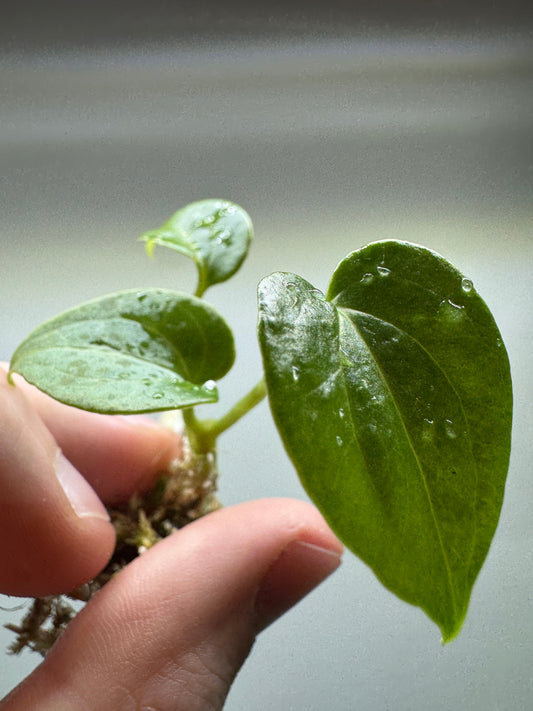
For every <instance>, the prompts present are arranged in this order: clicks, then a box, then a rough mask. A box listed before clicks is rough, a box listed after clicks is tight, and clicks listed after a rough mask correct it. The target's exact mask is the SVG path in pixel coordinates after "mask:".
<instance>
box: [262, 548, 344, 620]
mask: <svg viewBox="0 0 533 711" xmlns="http://www.w3.org/2000/svg"><path fill="white" fill-rule="evenodd" d="M340 564H341V554H340V552H339V550H330V549H327V548H321V547H320V546H316V545H314V544H312V543H307V542H306V541H292V542H291V543H289V545H288V546H287V547H286V548H285V550H284V551H283V552H282V553H281V555H280V556H279V557H278V558H277V559H276V561H275V562H274V564H273V565H272V566H271V567H270V569H269V570H268V572H267V574H266V576H265V577H264V578H263V581H262V583H261V585H260V588H259V591H258V593H257V596H256V599H255V609H256V615H257V617H256V631H257V632H261V631H262V630H264V629H265V627H268V625H270V624H271V623H272V622H274V620H276V619H277V618H278V617H281V615H283V613H284V612H286V611H287V610H289V609H290V608H291V607H292V606H293V605H295V604H296V603H297V602H299V601H300V600H301V599H302V598H303V597H305V596H306V595H307V594H308V593H310V592H311V590H313V589H314V588H315V587H316V586H317V585H319V584H320V583H321V582H322V581H323V580H325V579H326V578H327V577H328V576H329V575H331V573H333V572H334V571H335V570H336V569H337V568H338V567H339V565H340Z"/></svg>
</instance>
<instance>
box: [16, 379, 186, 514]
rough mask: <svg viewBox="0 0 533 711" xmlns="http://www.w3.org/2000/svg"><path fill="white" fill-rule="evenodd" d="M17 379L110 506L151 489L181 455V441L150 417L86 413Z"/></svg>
mask: <svg viewBox="0 0 533 711" xmlns="http://www.w3.org/2000/svg"><path fill="white" fill-rule="evenodd" d="M14 379H15V382H16V384H17V386H18V387H20V388H21V390H22V391H23V392H24V394H25V395H26V397H27V398H28V399H29V400H30V402H31V403H32V405H33V407H34V408H35V409H36V410H37V412H38V413H39V416H40V417H41V419H42V420H43V422H44V423H45V425H46V426H47V428H48V429H49V430H50V432H51V433H52V435H53V436H54V439H55V440H56V442H57V443H58V444H59V446H60V447H61V449H62V451H63V453H64V454H65V456H66V457H67V459H68V460H69V461H70V462H72V464H73V465H74V466H75V467H76V468H77V469H78V470H79V471H80V472H81V473H82V474H83V476H84V477H85V478H86V479H87V481H89V482H90V484H91V486H92V487H93V488H94V490H95V491H96V492H97V494H98V496H99V497H100V498H101V499H102V501H105V502H106V503H107V504H108V505H111V504H116V503H118V502H121V501H125V500H127V499H129V498H130V496H131V495H132V494H133V493H135V492H136V493H143V492H144V491H146V490H148V489H149V488H150V487H151V486H153V484H154V483H155V481H156V479H157V477H158V474H159V473H160V472H161V471H164V470H165V468H166V467H167V466H168V464H169V462H170V461H171V460H172V459H175V458H180V457H181V455H182V445H181V439H180V438H179V436H178V435H176V434H175V433H174V432H172V431H171V430H169V429H168V428H164V427H161V426H158V425H157V424H156V423H155V421H153V420H151V419H149V418H148V417H136V416H133V417H122V416H119V415H99V414H95V413H92V412H84V411H83V410H78V409H77V408H75V407H69V406H68V405H63V404H61V403H59V402H57V401H56V400H53V399H52V398H50V397H48V396H47V395H45V394H44V393H42V392H41V391H40V390H38V389H37V388H35V387H33V386H32V385H29V384H28V383H26V382H25V381H24V380H23V378H21V377H20V376H15V378H14Z"/></svg>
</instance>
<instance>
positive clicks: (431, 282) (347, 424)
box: [259, 242, 512, 640]
mask: <svg viewBox="0 0 533 711" xmlns="http://www.w3.org/2000/svg"><path fill="white" fill-rule="evenodd" d="M259 310H260V321H259V337H260V342H261V348H262V352H263V359H264V366H265V377H266V383H267V388H268V395H269V400H270V404H271V408H272V412H273V415H274V419H275V421H276V424H277V426H278V429H279V431H280V433H281V436H282V439H283V441H284V444H285V447H286V449H287V451H288V453H289V455H290V457H291V459H292V461H293V463H294V464H295V467H296V469H297V471H298V473H299V476H300V478H301V480H302V483H303V484H304V487H305V488H306V490H307V492H308V493H309V495H310V496H311V498H312V499H313V500H314V501H315V503H316V504H317V505H318V507H319V508H320V509H321V510H322V512H323V514H324V515H325V517H326V518H327V520H328V521H329V523H330V525H331V526H332V528H333V529H334V530H335V531H336V533H337V535H339V537H340V538H341V539H342V540H343V541H344V542H345V544H346V545H347V546H348V547H349V548H351V550H352V551H354V552H355V553H356V554H357V555H358V556H360V557H361V558H362V559H363V560H364V561H365V562H366V563H367V564H368V565H370V566H371V567H372V569H373V570H374V572H375V573H376V575H377V576H378V577H379V579H380V580H381V581H382V582H383V583H384V584H385V585H386V586H387V587H388V588H389V589H390V590H392V591H393V592H394V593H396V594H397V595H398V596H399V597H401V598H402V599H404V600H406V601H408V602H410V603H412V604H415V605H418V606H420V607H421V608H423V609H424V610H425V611H426V612H427V614H428V615H429V616H430V617H431V618H432V619H433V620H434V621H435V622H436V623H437V624H438V625H439V626H440V628H441V630H442V634H443V639H444V640H449V639H451V638H453V637H454V636H455V635H456V634H457V632H458V631H459V629H460V626H461V624H462V621H463V619H464V616H465V614H466V610H467V607H468V602H469V598H470V594H471V590H472V586H473V584H474V581H475V579H476V576H477V574H478V572H479V570H480V568H481V565H482V563H483V560H484V559H485V556H486V554H487V551H488V548H489V546H490V542H491V540H492V537H493V534H494V531H495V528H496V525H497V522H498V518H499V513H500V508H501V503H502V498H503V492H504V485H505V477H506V473H507V467H508V460H509V451H510V431H511V409H512V392H511V380H510V371H509V363H508V360H507V355H506V352H505V348H504V346H503V343H502V340H501V337H500V334H499V331H498V329H497V327H496V324H495V323H494V320H493V318H492V316H491V314H490V312H489V311H488V309H487V307H486V305H485V304H484V302H483V301H482V299H481V298H480V297H479V296H478V294H477V293H476V291H475V289H474V288H473V285H472V283H471V282H470V281H469V280H468V279H465V278H464V277H463V276H462V275H461V274H460V273H459V272H458V271H457V270H456V269H455V268H454V267H452V266H451V265H449V264H448V263H447V262H446V261H445V260H444V259H442V258H441V257H440V256H438V255H436V254H435V253H433V252H431V251H429V250H427V249H424V248H421V247H417V246H415V245H410V244H406V243H399V242H381V243H374V244H372V245H369V246H368V247H366V248H364V249H362V250H360V251H358V252H354V253H353V254H351V255H349V256H348V257H347V258H346V259H345V260H344V261H343V262H341V264H340V265H339V266H338V268H337V270H336V271H335V274H334V276H333V279H332V281H331V284H330V287H329V290H328V293H327V299H326V298H325V297H324V296H323V295H322V294H321V293H320V292H318V291H317V290H316V289H314V288H313V287H312V286H311V285H310V284H309V283H307V282H306V281H304V280H303V279H301V278H300V277H298V276H296V275H294V274H281V273H277V274H273V275H272V276H270V277H267V278H266V279H265V280H263V282H262V283H261V284H260V287H259Z"/></svg>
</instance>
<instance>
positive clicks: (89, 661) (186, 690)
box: [2, 499, 342, 711]
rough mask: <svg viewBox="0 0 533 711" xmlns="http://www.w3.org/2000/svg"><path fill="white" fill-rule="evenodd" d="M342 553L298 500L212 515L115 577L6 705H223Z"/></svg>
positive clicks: (11, 708) (13, 709)
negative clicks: (258, 645) (252, 659)
mask: <svg viewBox="0 0 533 711" xmlns="http://www.w3.org/2000/svg"><path fill="white" fill-rule="evenodd" d="M341 551H342V546H341V545H340V543H339V542H338V541H337V539H336V538H335V537H334V536H333V534H332V533H331V532H330V531H329V529H328V528H327V526H326V524H325V522H324V520H323V519H322V517H321V516H320V514H319V513H318V512H317V510H316V509H315V508H314V507H313V506H311V505H310V504H307V503H304V502H301V501H294V500H285V499H273V500H263V501H255V502H249V503H245V504H240V505H239V506H234V507H229V508H227V509H222V510H220V511H217V512H215V513H212V514H209V515H208V516H206V517H204V518H202V519H200V520H198V521H196V522H194V523H192V524H190V525H188V526H186V527H185V528H183V529H181V530H180V531H178V532H177V533H175V534H173V535H171V536H169V537H168V538H166V539H165V540H163V541H161V542H160V543H158V544H157V545H156V546H154V547H153V548H152V549H150V550H149V551H147V552H146V553H145V554H143V555H142V556H141V557H140V558H137V559H136V560H135V561H133V563H131V564H130V565H129V566H128V567H126V568H125V569H124V570H123V571H122V572H121V573H119V574H118V575H117V576H116V577H115V578H114V579H113V580H111V581H110V582H109V583H108V584H107V585H106V586H105V587H104V588H103V589H102V590H101V591H100V592H99V593H98V594H97V595H96V596H95V597H94V598H93V599H92V600H91V602H90V603H89V604H88V605H87V606H86V607H85V608H84V610H83V611H82V612H81V613H80V614H79V615H78V617H77V618H75V620H74V621H73V622H72V623H71V625H70V626H69V627H68V628H67V630H66V632H65V633H64V634H63V636H62V638H61V639H60V640H59V642H58V643H57V644H56V646H55V647H54V648H53V649H52V651H51V652H50V654H49V655H48V656H47V658H46V659H45V661H44V662H43V663H42V665H41V666H40V667H38V668H37V669H36V670H35V672H34V673H33V674H32V675H31V676H30V677H29V678H28V679H27V680H26V681H25V682H24V683H23V684H22V685H21V686H20V687H18V688H17V689H15V690H14V691H13V692H12V694H11V695H10V696H9V697H8V698H7V699H6V700H5V705H4V706H2V711H22V710H23V709H28V708H37V707H38V708H39V709H40V710H41V711H52V710H54V711H55V710H56V709H59V708H60V709H62V711H75V709H79V708H83V709H84V710H85V711H126V709H132V708H143V709H144V708H146V709H148V708H149V709H156V708H157V709H158V710H159V711H207V710H208V709H209V711H220V709H222V706H223V703H224V700H225V698H226V695H227V693H228V690H229V687H230V685H231V682H232V681H233V678H234V677H235V674H236V673H237V671H238V670H239V668H240V666H241V665H242V664H243V662H244V660H245V659H246V657H247V655H248V653H249V651H250V649H251V646H252V644H253V641H254V639H255V636H256V634H257V633H258V632H259V631H260V630H262V629H263V628H264V627H265V626H266V625H268V624H269V623H270V622H272V621H273V620H274V619H275V618H276V617H279V616H280V615H281V614H282V613H283V612H284V611H285V610H287V609H288V608H289V607H291V606H292V605H293V604H294V603H296V602H297V601H298V600H299V599H300V598H302V597H303V596H304V595H305V594H307V593H308V592H309V591H310V590H311V589H312V588H314V587H315V586H316V585H317V584H318V583H319V582H320V581H322V580H323V579H324V578H325V577H327V576H328V575H329V574H330V573H331V572H333V570H335V568H336V567H337V566H338V565H339V563H340V554H341Z"/></svg>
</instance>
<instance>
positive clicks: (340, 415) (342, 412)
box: [339, 407, 344, 420]
mask: <svg viewBox="0 0 533 711" xmlns="http://www.w3.org/2000/svg"><path fill="white" fill-rule="evenodd" d="M339 417H340V418H341V420H342V418H343V417H344V410H343V409H342V407H341V408H340V409H339Z"/></svg>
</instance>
